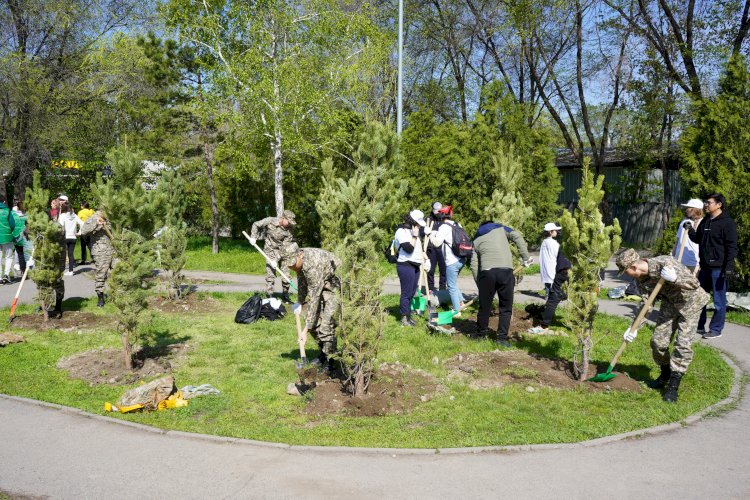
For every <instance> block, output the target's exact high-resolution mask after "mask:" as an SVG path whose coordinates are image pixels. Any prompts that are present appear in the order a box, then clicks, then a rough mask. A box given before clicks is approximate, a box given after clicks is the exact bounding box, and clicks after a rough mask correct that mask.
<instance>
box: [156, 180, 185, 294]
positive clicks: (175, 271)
mask: <svg viewBox="0 0 750 500" xmlns="http://www.w3.org/2000/svg"><path fill="white" fill-rule="evenodd" d="M158 189H159V191H160V192H161V195H162V202H163V206H164V212H165V213H164V227H163V228H162V229H160V230H159V232H158V233H157V234H158V249H159V260H160V264H161V267H162V269H164V271H166V273H167V280H168V282H167V297H168V298H170V299H172V300H176V299H178V298H180V293H181V290H182V285H183V283H184V280H185V276H184V275H183V274H182V270H183V268H184V267H185V263H186V262H187V255H186V254H185V249H186V248H187V225H186V224H185V221H184V219H183V217H184V214H185V210H186V208H187V200H186V199H185V181H184V180H183V179H182V176H181V175H180V174H179V172H177V171H176V170H172V169H169V170H166V171H165V172H164V173H162V175H161V179H159V184H158Z"/></svg>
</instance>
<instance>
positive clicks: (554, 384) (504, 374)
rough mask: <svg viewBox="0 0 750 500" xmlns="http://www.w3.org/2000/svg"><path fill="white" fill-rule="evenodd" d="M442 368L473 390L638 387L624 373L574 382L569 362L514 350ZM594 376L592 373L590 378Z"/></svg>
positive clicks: (466, 357) (471, 356) (467, 356)
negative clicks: (606, 377) (511, 387)
mask: <svg viewBox="0 0 750 500" xmlns="http://www.w3.org/2000/svg"><path fill="white" fill-rule="evenodd" d="M445 366H446V368H448V370H449V372H448V378H449V379H453V380H463V381H465V382H466V383H468V385H469V387H471V388H473V389H492V388H497V387H503V386H506V385H509V384H522V385H525V386H526V387H527V390H529V388H531V390H530V391H529V392H533V390H536V389H537V388H541V387H551V388H555V389H573V388H575V387H585V388H586V389H588V390H590V391H608V390H620V391H635V392H640V390H641V386H640V384H639V383H638V382H637V381H636V380H633V379H631V378H630V377H629V376H628V375H627V374H626V373H618V372H613V373H617V377H615V378H613V379H612V380H610V381H608V382H585V381H584V382H581V381H579V380H576V379H575V378H574V375H573V370H572V365H571V363H570V361H567V360H557V359H548V358H544V357H541V356H535V355H531V354H529V353H527V352H525V351H518V350H511V351H500V350H497V351H492V352H478V353H476V352H475V353H459V354H457V355H455V356H454V357H452V358H450V359H448V360H446V362H445ZM592 368H593V367H592ZM595 374H596V372H593V373H591V376H594V375H595Z"/></svg>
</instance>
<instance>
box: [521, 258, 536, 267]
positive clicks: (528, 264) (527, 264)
mask: <svg viewBox="0 0 750 500" xmlns="http://www.w3.org/2000/svg"><path fill="white" fill-rule="evenodd" d="M532 262H534V257H529V260H525V261H523V267H529V266H530V265H531V263H532Z"/></svg>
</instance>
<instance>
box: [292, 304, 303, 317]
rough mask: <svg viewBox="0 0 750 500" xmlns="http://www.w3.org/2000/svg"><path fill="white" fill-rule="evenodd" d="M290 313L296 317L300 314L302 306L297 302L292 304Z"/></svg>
mask: <svg viewBox="0 0 750 500" xmlns="http://www.w3.org/2000/svg"><path fill="white" fill-rule="evenodd" d="M292 312H293V313H294V314H296V315H297V316H299V315H300V314H302V304H300V303H299V302H295V303H294V304H292Z"/></svg>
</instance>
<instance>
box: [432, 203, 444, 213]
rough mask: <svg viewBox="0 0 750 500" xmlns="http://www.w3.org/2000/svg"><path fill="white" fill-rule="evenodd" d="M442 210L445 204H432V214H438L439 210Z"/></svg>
mask: <svg viewBox="0 0 750 500" xmlns="http://www.w3.org/2000/svg"><path fill="white" fill-rule="evenodd" d="M441 208H443V204H442V203H440V202H439V201H436V202H435V203H433V204H432V213H433V214H436V213H437V212H438V210H440V209H441Z"/></svg>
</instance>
